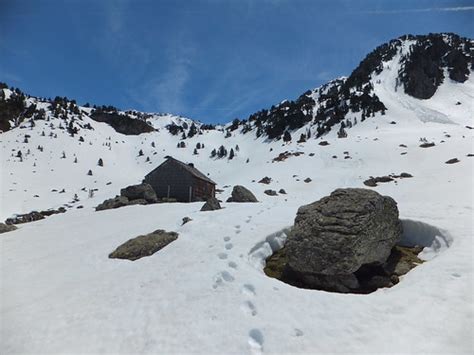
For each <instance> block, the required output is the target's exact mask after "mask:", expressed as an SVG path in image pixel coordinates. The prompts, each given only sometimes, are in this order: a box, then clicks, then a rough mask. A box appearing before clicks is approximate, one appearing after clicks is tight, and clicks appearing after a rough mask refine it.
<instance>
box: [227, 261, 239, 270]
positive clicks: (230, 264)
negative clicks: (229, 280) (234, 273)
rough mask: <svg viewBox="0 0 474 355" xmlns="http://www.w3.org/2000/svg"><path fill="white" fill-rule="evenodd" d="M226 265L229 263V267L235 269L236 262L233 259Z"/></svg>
mask: <svg viewBox="0 0 474 355" xmlns="http://www.w3.org/2000/svg"><path fill="white" fill-rule="evenodd" d="M227 265H229V267H230V268H232V269H237V263H235V262H233V261H229V263H228V264H227Z"/></svg>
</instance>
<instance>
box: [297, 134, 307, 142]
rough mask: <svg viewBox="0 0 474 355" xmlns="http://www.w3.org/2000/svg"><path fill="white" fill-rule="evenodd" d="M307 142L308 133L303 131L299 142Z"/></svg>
mask: <svg viewBox="0 0 474 355" xmlns="http://www.w3.org/2000/svg"><path fill="white" fill-rule="evenodd" d="M304 142H306V135H305V134H304V133H301V135H300V139H298V143H304Z"/></svg>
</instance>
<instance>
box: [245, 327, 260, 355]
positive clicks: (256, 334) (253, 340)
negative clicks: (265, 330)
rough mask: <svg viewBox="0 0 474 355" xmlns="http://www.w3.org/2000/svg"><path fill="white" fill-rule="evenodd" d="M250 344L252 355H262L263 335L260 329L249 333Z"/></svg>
mask: <svg viewBox="0 0 474 355" xmlns="http://www.w3.org/2000/svg"><path fill="white" fill-rule="evenodd" d="M248 344H249V346H250V351H251V352H252V354H261V353H262V351H263V334H262V332H261V331H260V330H259V329H252V330H251V331H250V332H249V338H248Z"/></svg>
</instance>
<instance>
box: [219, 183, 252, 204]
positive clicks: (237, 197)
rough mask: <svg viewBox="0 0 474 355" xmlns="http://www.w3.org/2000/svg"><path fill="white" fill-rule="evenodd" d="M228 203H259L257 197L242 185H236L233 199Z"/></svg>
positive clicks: (233, 190)
mask: <svg viewBox="0 0 474 355" xmlns="http://www.w3.org/2000/svg"><path fill="white" fill-rule="evenodd" d="M227 202H258V200H257V198H256V197H255V195H254V194H253V193H252V192H250V190H248V189H247V188H245V187H243V186H241V185H235V186H234V188H233V189H232V197H230V198H229V199H228V200H227Z"/></svg>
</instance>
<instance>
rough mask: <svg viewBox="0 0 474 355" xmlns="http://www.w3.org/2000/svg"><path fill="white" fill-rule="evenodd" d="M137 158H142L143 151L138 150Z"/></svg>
mask: <svg viewBox="0 0 474 355" xmlns="http://www.w3.org/2000/svg"><path fill="white" fill-rule="evenodd" d="M138 156H139V157H142V156H143V150H141V149H140V150H139V151H138Z"/></svg>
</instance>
